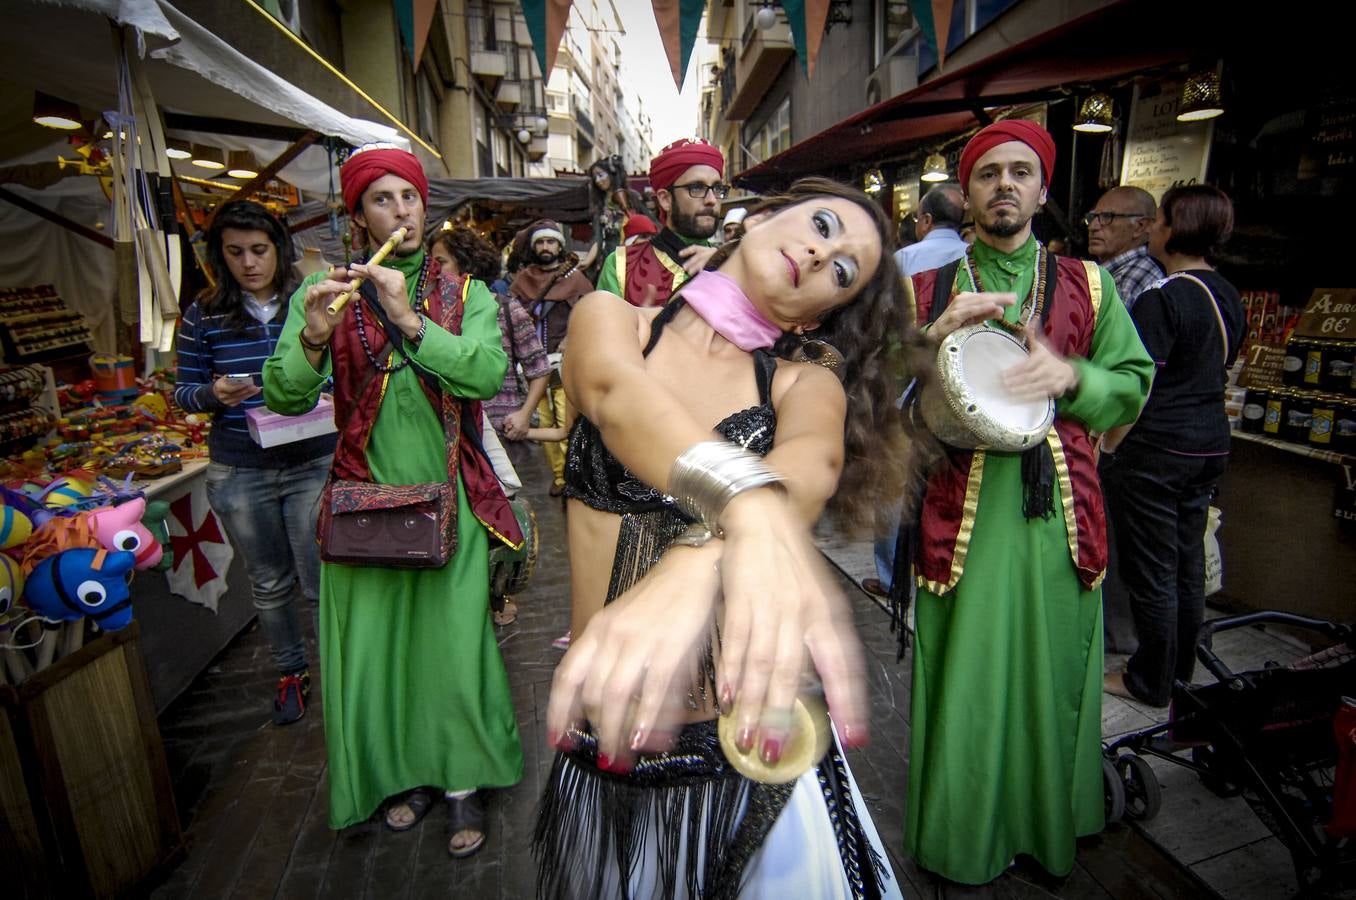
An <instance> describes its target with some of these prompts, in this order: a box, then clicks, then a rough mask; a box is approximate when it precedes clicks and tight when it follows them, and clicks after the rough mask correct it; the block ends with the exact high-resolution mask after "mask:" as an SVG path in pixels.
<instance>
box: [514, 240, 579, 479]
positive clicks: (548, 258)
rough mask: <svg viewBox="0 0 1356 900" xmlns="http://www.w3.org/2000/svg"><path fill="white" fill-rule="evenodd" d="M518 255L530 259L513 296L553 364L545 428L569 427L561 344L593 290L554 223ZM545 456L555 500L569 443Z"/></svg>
mask: <svg viewBox="0 0 1356 900" xmlns="http://www.w3.org/2000/svg"><path fill="white" fill-rule="evenodd" d="M514 242H515V244H516V245H517V246H516V247H515V250H514V252H515V253H516V254H518V255H519V256H520V258H525V259H530V260H532V262H530V263H529V264H528V265H525V266H523V267H522V268H521V269H519V270H518V274H517V275H516V276H515V277H514V279H513V283H512V284H511V285H509V294H510V295H511V296H512V297H514V298H515V299H516V300H517V301H518V302H519V303H521V304H522V305H523V308H524V309H526V310H527V311H528V313H529V314H531V316H532V321H533V322H534V323H536V326H537V337H538V338H539V339H540V340H541V343H542V346H543V347H545V348H546V355H547V358H548V359H550V360H551V369H552V371H551V380H550V382H549V385H548V387H547V388H546V396H544V397H542V398H541V402H540V403H538V404H537V425H538V427H540V428H564V427H565V388H564V386H563V385H562V384H561V381H560V352H561V351H560V343H561V341H563V340H565V332H566V330H567V329H568V327H569V324H570V310H572V309H574V305H575V304H576V303H578V302H579V298H580V297H582V296H584V295H585V294H587V293H590V292H592V290H593V285H592V284H590V283H589V280H588V279H587V278H585V277H584V273H583V272H582V271H580V268H579V258H578V257H577V256H576V255H575V254H573V253H566V252H565V233H564V232H563V231H561V230H560V226H559V225H557V224H556V223H555V222H552V221H551V220H550V219H539V220H538V221H536V222H533V223H532V224H531V225H529V226H528V227H527V228H525V229H523V230H522V231H520V232H519V233H518V236H517V237H516V238H515V239H514ZM541 446H542V452H543V453H545V454H546V461H547V463H548V464H550V466H551V479H552V480H551V496H552V497H559V496H560V494H561V492H562V491H564V490H565V442H564V441H545V442H543V443H542V445H541Z"/></svg>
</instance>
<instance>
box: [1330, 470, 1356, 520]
mask: <svg viewBox="0 0 1356 900" xmlns="http://www.w3.org/2000/svg"><path fill="white" fill-rule="evenodd" d="M1332 514H1333V518H1336V519H1339V520H1341V521H1343V522H1350V523H1352V524H1353V525H1356V463H1353V462H1352V461H1351V460H1349V459H1348V460H1346V461H1344V462H1342V463H1341V464H1340V465H1338V467H1337V490H1336V491H1334V493H1333V504H1332Z"/></svg>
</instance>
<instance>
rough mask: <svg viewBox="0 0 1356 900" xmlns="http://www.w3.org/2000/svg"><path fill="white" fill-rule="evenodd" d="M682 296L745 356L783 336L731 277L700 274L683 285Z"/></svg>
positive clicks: (711, 272)
mask: <svg viewBox="0 0 1356 900" xmlns="http://www.w3.org/2000/svg"><path fill="white" fill-rule="evenodd" d="M680 296H681V297H682V298H683V299H684V300H685V301H687V305H688V306H690V307H692V311H693V312H695V313H696V314H697V315H699V316H701V317H702V319H703V320H705V322H706V324H708V325H710V326H711V327H712V328H714V329H715V330H716V333H717V334H719V335H720V336H721V337H723V338H725V340H727V341H729V342H730V343H732V344H734V345H735V346H736V347H738V348H739V349H740V350H743V351H744V352H745V353H752V352H753V351H754V350H757V349H759V348H766V347H771V346H772V345H773V344H774V343H775V342H776V340H777V338H779V337H781V336H782V330H781V329H780V328H778V327H777V326H776V325H773V324H772V323H771V322H769V321H768V320H767V319H765V318H763V314H762V313H760V312H759V311H758V310H757V309H756V308H755V307H754V305H753V303H752V302H751V301H750V300H749V298H748V297H747V296H745V295H744V291H743V290H742V289H740V287H739V285H737V284H735V283H734V280H733V279H731V278H730V277H729V276H728V275H722V274H721V273H720V272H717V271H714V270H711V271H706V272H700V273H698V274H697V277H695V278H693V279H692V280H691V281H689V282H688V283H687V284H685V285H683V288H682V291H681V292H680Z"/></svg>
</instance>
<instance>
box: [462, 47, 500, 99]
mask: <svg viewBox="0 0 1356 900" xmlns="http://www.w3.org/2000/svg"><path fill="white" fill-rule="evenodd" d="M471 74H472V75H474V76H475V77H476V79H477V80H479V81H480V83H481V84H483V85H484V86H485V88H486V90H490V91H493V90H494V89H495V88H496V87H497V86H498V85H499V82H500V80H501V79H503V77H504V76H505V75H506V74H508V58H507V57H506V56H504V51H502V50H472V51H471Z"/></svg>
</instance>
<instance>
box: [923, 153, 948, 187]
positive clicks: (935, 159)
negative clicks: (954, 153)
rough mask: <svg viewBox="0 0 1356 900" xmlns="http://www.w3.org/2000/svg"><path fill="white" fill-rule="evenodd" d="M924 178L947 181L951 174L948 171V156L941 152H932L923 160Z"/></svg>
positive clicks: (925, 179) (926, 179)
mask: <svg viewBox="0 0 1356 900" xmlns="http://www.w3.org/2000/svg"><path fill="white" fill-rule="evenodd" d="M922 177H923V180H924V181H946V179H947V178H949V177H950V176H949V175H948V174H947V171H946V157H944V156H942V154H940V153H932V154H929V155H928V158H927V159H926V160H924V161H923V176H922Z"/></svg>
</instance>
